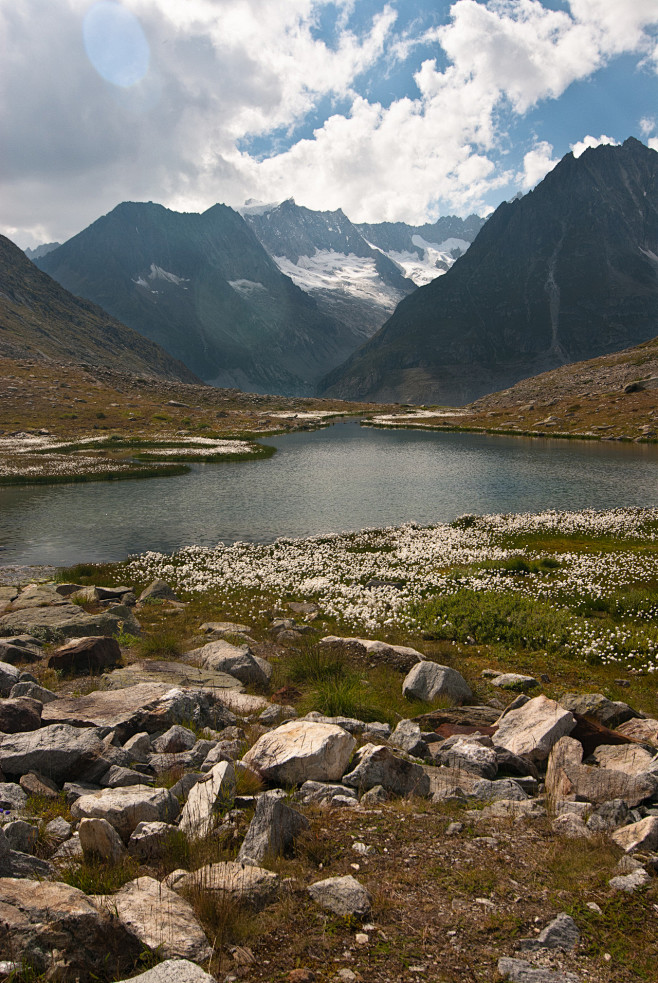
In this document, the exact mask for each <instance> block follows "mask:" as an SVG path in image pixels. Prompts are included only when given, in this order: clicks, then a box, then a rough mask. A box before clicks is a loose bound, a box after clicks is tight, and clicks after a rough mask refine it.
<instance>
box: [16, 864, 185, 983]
mask: <svg viewBox="0 0 658 983" xmlns="http://www.w3.org/2000/svg"><path fill="white" fill-rule="evenodd" d="M140 949H141V946H140V944H139V942H138V941H137V939H135V937H134V936H133V935H132V934H131V933H130V932H128V931H127V930H126V928H125V927H124V926H123V925H122V924H121V923H120V922H119V921H118V920H117V919H116V918H112V917H111V916H110V915H109V913H108V912H106V911H99V910H98V909H97V908H96V907H95V906H94V905H93V904H92V902H91V901H90V899H89V898H88V897H87V896H86V895H85V894H83V892H82V891H79V890H78V889H77V888H75V887H69V885H68V884H61V883H58V882H56V881H54V882H48V881H37V880H29V879H25V878H21V879H16V878H11V877H3V878H0V959H7V960H11V959H15V958H16V955H17V953H18V954H20V957H21V959H22V960H23V961H24V962H25V963H26V964H28V965H29V966H31V967H32V969H33V970H35V971H36V972H37V973H39V974H41V973H45V972H46V971H47V972H48V976H49V978H51V979H52V978H55V979H56V978H58V977H60V978H61V977H66V978H68V979H75V978H77V979H79V980H80V981H81V983H87V981H89V980H96V979H99V978H101V979H105V978H106V977H107V976H108V975H109V976H110V978H112V977H113V976H114V975H118V974H119V973H127V972H130V971H131V970H132V968H133V966H134V963H135V960H136V959H137V958H138V957H139V954H140ZM108 954H109V958H108ZM176 983H181V980H180V979H179V980H177V981H176Z"/></svg>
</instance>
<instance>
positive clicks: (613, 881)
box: [608, 868, 651, 894]
mask: <svg viewBox="0 0 658 983" xmlns="http://www.w3.org/2000/svg"><path fill="white" fill-rule="evenodd" d="M650 880H651V878H650V877H649V875H648V874H647V872H646V870H643V869H642V868H640V869H639V870H634V871H632V872H631V873H630V874H620V875H619V876H618V877H611V878H610V880H609V881H608V884H609V885H610V887H611V888H612V890H613V891H625V892H626V893H627V894H634V893H635V892H636V891H637V890H639V888H641V887H646V885H647V884H648V883H649V881H650Z"/></svg>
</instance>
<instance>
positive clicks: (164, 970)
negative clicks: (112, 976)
mask: <svg viewBox="0 0 658 983" xmlns="http://www.w3.org/2000/svg"><path fill="white" fill-rule="evenodd" d="M119 983H217V981H216V980H215V977H214V976H211V975H210V974H209V973H205V972H204V971H203V970H202V969H201V967H200V966H197V965H196V963H192V962H190V961H189V960H188V959H167V960H165V962H163V963H159V964H158V965H157V966H154V967H153V969H148V970H147V971H146V972H145V973H140V974H139V976H133V977H131V979H130V980H119Z"/></svg>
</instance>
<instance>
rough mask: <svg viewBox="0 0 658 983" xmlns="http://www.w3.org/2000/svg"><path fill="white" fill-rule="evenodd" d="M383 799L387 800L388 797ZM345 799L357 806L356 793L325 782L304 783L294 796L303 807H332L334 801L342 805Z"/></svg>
mask: <svg viewBox="0 0 658 983" xmlns="http://www.w3.org/2000/svg"><path fill="white" fill-rule="evenodd" d="M385 797H386V798H387V799H388V795H386V796H385ZM346 798H347V799H351V800H352V802H353V803H354V805H357V804H358V801H359V800H358V799H357V795H356V792H355V790H354V789H353V788H350V786H349V785H331V784H328V783H327V782H310V781H309V782H304V784H303V785H302V787H301V788H300V789H299V791H298V792H297V794H296V799H297V801H299V802H303V803H304V805H321V806H322V805H332V804H333V802H334V800H336V799H339V800H340V802H339V805H342V804H343V801H342V800H344V799H346Z"/></svg>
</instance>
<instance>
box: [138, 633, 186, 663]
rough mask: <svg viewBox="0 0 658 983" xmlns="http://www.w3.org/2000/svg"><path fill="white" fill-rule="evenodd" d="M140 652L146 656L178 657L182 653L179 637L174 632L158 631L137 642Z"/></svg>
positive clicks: (160, 657)
mask: <svg viewBox="0 0 658 983" xmlns="http://www.w3.org/2000/svg"><path fill="white" fill-rule="evenodd" d="M137 645H138V648H139V654H140V655H142V656H144V658H158V659H177V658H178V656H179V655H180V654H181V651H182V650H181V644H180V640H179V638H178V637H177V636H176V635H174V634H173V633H172V632H157V633H156V634H154V635H147V636H145V637H144V638H141V639H139V640H138V642H137Z"/></svg>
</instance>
